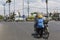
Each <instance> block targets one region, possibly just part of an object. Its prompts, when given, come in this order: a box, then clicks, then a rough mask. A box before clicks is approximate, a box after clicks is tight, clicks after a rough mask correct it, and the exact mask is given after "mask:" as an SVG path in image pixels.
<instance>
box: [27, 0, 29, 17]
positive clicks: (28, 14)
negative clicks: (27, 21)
mask: <svg viewBox="0 0 60 40" xmlns="http://www.w3.org/2000/svg"><path fill="white" fill-rule="evenodd" d="M27 4H28V10H27V11H28V17H29V0H27Z"/></svg>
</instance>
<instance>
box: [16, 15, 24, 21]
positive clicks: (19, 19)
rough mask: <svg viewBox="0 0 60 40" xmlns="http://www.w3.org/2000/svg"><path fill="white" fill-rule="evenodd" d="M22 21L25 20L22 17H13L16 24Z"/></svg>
mask: <svg viewBox="0 0 60 40" xmlns="http://www.w3.org/2000/svg"><path fill="white" fill-rule="evenodd" d="M24 20H25V18H23V17H19V16H16V17H15V21H16V22H18V21H24Z"/></svg>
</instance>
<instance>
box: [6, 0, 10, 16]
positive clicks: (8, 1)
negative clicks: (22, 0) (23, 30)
mask: <svg viewBox="0 0 60 40" xmlns="http://www.w3.org/2000/svg"><path fill="white" fill-rule="evenodd" d="M6 3H9V16H10V3H11V0H7V1H6Z"/></svg>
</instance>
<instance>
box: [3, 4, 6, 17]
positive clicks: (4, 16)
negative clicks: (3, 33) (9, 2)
mask: <svg viewBox="0 0 60 40" xmlns="http://www.w3.org/2000/svg"><path fill="white" fill-rule="evenodd" d="M5 5H6V3H4V4H3V6H4V17H5Z"/></svg>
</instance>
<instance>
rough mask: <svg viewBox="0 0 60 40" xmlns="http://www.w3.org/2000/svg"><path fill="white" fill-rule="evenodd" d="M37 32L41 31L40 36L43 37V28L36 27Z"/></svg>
mask: <svg viewBox="0 0 60 40" xmlns="http://www.w3.org/2000/svg"><path fill="white" fill-rule="evenodd" d="M36 32H37V33H38V34H39V32H40V34H39V35H40V36H41V37H42V35H43V28H36Z"/></svg>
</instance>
